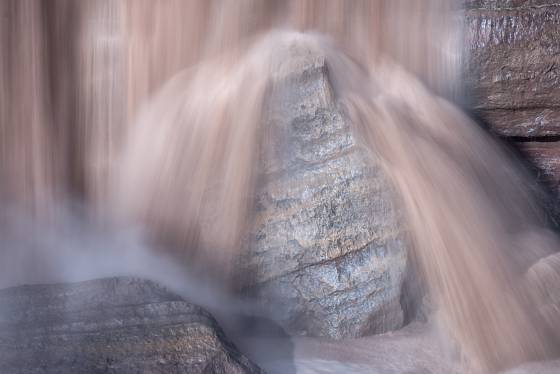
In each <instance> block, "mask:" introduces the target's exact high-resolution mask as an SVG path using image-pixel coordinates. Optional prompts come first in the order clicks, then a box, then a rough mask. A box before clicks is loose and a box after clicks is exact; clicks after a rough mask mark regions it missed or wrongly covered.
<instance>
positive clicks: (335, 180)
mask: <svg viewBox="0 0 560 374" xmlns="http://www.w3.org/2000/svg"><path fill="white" fill-rule="evenodd" d="M291 48H292V49H291V52H292V55H291V58H290V59H288V60H287V61H286V62H285V63H284V65H283V68H282V69H280V70H281V71H283V73H282V74H280V75H279V76H278V77H277V78H276V79H277V82H276V84H275V85H274V87H275V90H274V92H273V93H272V97H271V100H270V105H269V108H270V112H269V116H268V122H267V131H268V132H269V133H270V134H271V136H269V137H268V139H274V141H272V140H271V141H268V142H266V143H265V146H264V147H263V148H264V157H263V159H264V160H265V161H264V167H263V170H264V173H263V176H262V185H261V188H260V193H259V195H258V203H257V213H256V219H255V225H254V227H255V229H254V230H253V233H252V234H253V238H254V240H253V241H252V243H251V246H250V250H249V251H248V253H247V254H246V255H245V256H244V258H243V259H242V263H243V268H244V269H247V270H246V271H245V273H244V274H245V275H246V277H247V278H248V281H247V286H246V290H247V291H248V292H251V293H252V295H253V296H256V297H257V298H258V299H260V300H261V302H262V304H263V305H265V307H266V309H268V310H269V311H270V312H271V315H273V316H274V319H275V320H277V321H278V322H279V323H280V324H281V325H282V326H283V327H284V328H285V329H286V330H287V331H288V332H289V333H291V334H295V335H309V336H323V337H330V338H344V337H356V336H363V335H368V334H373V333H380V332H385V331H388V330H392V329H395V328H398V327H400V326H401V325H402V323H403V311H402V308H401V305H400V297H401V287H402V283H403V278H404V273H405V268H406V258H407V256H406V254H407V253H406V248H405V244H404V241H403V240H402V238H401V234H400V231H399V224H398V216H397V212H396V209H395V206H394V204H393V199H392V194H391V190H390V188H389V186H388V183H387V181H386V180H385V178H384V176H383V174H382V172H381V170H380V168H378V167H377V166H376V164H375V161H374V160H371V159H368V156H367V155H366V152H365V151H364V150H363V149H362V148H361V147H360V146H359V145H358V144H357V142H356V139H355V138H354V137H353V135H352V133H351V131H350V126H349V123H348V122H347V120H346V119H345V117H344V115H343V113H341V111H340V110H339V108H338V107H337V103H336V98H335V97H334V93H333V90H332V87H331V84H330V82H329V75H328V61H326V59H325V58H324V57H322V56H318V55H316V54H314V53H312V52H310V51H308V50H306V48H305V46H302V45H297V44H295V45H293V46H292V47H291ZM278 139H281V140H278Z"/></svg>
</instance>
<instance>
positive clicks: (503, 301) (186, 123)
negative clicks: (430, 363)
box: [0, 0, 559, 372]
mask: <svg viewBox="0 0 560 374" xmlns="http://www.w3.org/2000/svg"><path fill="white" fill-rule="evenodd" d="M453 5H454V3H453V2H449V1H443V0H429V1H416V0H414V1H404V0H377V1H374V0H371V1H367V0H364V1H362V0H355V1H338V0H331V1H320V0H299V1H298V0H293V1H285V2H277V1H266V0H265V1H257V0H241V1H202V0H201V1H179V0H168V1H164V0H155V1H148V0H129V1H126V0H125V1H120V2H116V1H105V0H99V1H95V2H93V1H91V2H75V1H70V0H68V1H63V0H59V1H53V2H42V1H38V0H2V1H1V2H0V12H1V17H2V22H1V23H0V43H1V44H0V46H1V48H2V50H3V51H5V52H4V53H3V54H2V58H0V79H1V80H0V178H1V181H2V183H1V184H0V197H1V199H2V201H3V202H5V204H9V205H13V206H16V207H17V208H18V209H21V210H24V211H28V212H31V213H32V214H34V215H35V216H36V217H38V219H40V220H45V219H46V220H50V219H54V218H53V217H56V214H55V213H56V207H57V206H59V205H60V204H62V203H63V202H66V201H67V200H69V199H72V200H74V199H76V200H78V201H83V202H85V203H86V205H87V207H88V209H89V210H91V211H92V212H95V213H101V214H102V215H103V216H116V217H118V218H119V219H121V220H124V221H125V222H129V223H133V224H140V225H145V226H147V227H148V230H149V232H151V233H152V235H153V236H154V237H155V238H156V240H165V242H166V244H168V245H171V246H173V247H174V248H178V251H179V253H180V256H183V257H185V258H188V259H190V260H193V256H194V254H193V253H192V249H193V248H196V249H197V252H196V256H199V257H201V258H202V259H201V263H202V262H204V263H211V264H212V265H214V266H219V267H220V268H221V269H227V268H228V267H227V265H226V264H228V263H229V261H230V259H231V257H232V256H233V255H235V251H236V250H237V248H240V241H241V238H242V237H243V234H244V231H245V229H246V226H247V222H248V220H249V217H250V215H251V212H252V206H251V197H252V196H253V191H254V189H255V185H256V178H255V175H256V172H257V165H259V163H258V155H259V154H260V148H261V147H263V144H266V143H265V142H264V140H263V139H268V137H269V134H268V133H267V129H266V128H263V126H262V125H263V123H265V121H264V119H263V118H264V116H265V115H266V105H273V103H272V104H270V103H268V102H267V98H268V97H269V93H270V92H271V90H274V89H275V87H276V85H277V84H278V82H279V77H281V76H282V73H283V72H282V71H281V70H282V66H284V65H283V64H282V62H283V61H285V60H286V59H289V58H290V56H291V53H292V51H293V49H294V48H295V49H299V50H305V51H308V52H309V53H310V54H316V55H322V56H325V57H326V59H327V63H328V66H329V74H330V79H331V83H332V85H333V90H334V91H333V92H334V94H335V96H336V97H337V100H338V101H339V103H340V105H341V107H342V108H343V109H344V111H345V113H346V115H347V116H348V118H349V120H350V121H351V122H352V125H353V131H354V134H355V136H356V137H357V138H358V139H360V141H361V142H362V146H363V147H365V148H367V149H368V150H369V152H370V154H371V157H372V160H375V161H376V162H380V163H381V164H382V166H383V167H384V169H385V171H386V173H387V175H388V176H389V178H390V179H391V180H392V182H393V185H394V188H395V190H396V192H397V196H398V198H399V202H400V205H401V208H402V210H403V212H404V217H405V221H404V222H403V224H404V225H406V227H407V232H408V233H409V235H408V237H409V241H410V246H411V248H413V250H414V254H415V257H416V258H417V259H418V263H419V265H420V268H421V270H422V274H423V277H424V278H425V280H426V282H427V284H428V288H429V290H430V293H431V295H432V297H433V299H434V300H435V303H436V305H437V307H438V309H439V311H440V312H439V313H438V315H439V316H441V317H440V318H441V320H442V322H443V324H444V325H445V326H446V328H447V332H448V334H449V335H450V336H451V337H452V338H453V339H454V340H455V341H456V342H457V343H458V345H459V347H460V348H461V352H462V353H463V354H464V357H465V361H466V365H467V366H468V367H470V368H471V369H472V370H478V371H482V372H495V371H497V370H499V369H503V368H506V367H509V366H512V365H514V364H517V363H520V362H524V361H527V360H532V359H541V358H545V357H548V356H551V355H553V354H555V351H556V349H557V348H558V341H557V339H558V334H557V329H558V327H557V326H559V325H558V324H557V323H555V322H557V321H558V319H557V314H558V313H557V311H556V310H554V309H552V310H550V309H547V311H546V313H544V314H541V309H539V308H538V307H536V305H539V303H541V300H542V299H543V298H545V296H546V295H543V289H546V288H547V287H550V286H549V284H550V282H551V279H552V282H553V283H554V279H556V278H555V277H557V276H558V272H557V270H556V269H557V268H558V266H557V265H555V264H556V262H555V261H548V262H546V266H545V265H541V266H538V267H536V268H533V270H532V271H531V272H530V275H529V281H526V278H527V277H526V273H527V270H528V269H529V267H530V266H531V265H532V264H533V263H535V262H537V261H538V260H539V259H540V258H542V257H544V256H547V255H549V254H551V253H553V252H555V251H556V250H557V242H558V241H557V238H556V237H555V236H554V235H553V234H551V233H549V232H548V231H546V230H545V229H544V228H543V219H542V218H543V216H544V213H543V212H542V211H540V209H539V207H538V206H537V205H536V204H535V203H534V201H533V198H532V196H531V194H530V192H529V185H530V183H531V182H530V180H529V179H528V178H527V177H526V176H524V175H523V173H522V172H521V171H520V170H518V167H517V166H516V165H515V164H514V162H512V161H511V160H510V158H509V157H508V155H507V154H506V153H505V152H504V151H503V150H502V148H501V147H500V146H499V145H498V144H496V143H495V142H494V141H493V140H492V139H490V138H489V137H488V136H487V135H486V134H485V133H484V132H483V131H482V130H480V129H479V128H478V127H477V126H476V124H474V123H473V122H472V121H471V120H470V119H469V118H467V117H466V116H465V115H464V114H463V113H461V111H460V110H458V109H457V108H455V107H454V106H453V105H452V104H451V103H450V102H449V101H446V99H445V98H444V96H446V95H451V94H452V93H454V92H457V90H458V87H459V86H460V84H459V79H458V72H459V67H460V62H461V54H460V53H459V51H460V47H461V46H460V44H459V41H460V27H459V25H460V23H459V22H458V19H459V16H460V15H459V13H458V11H457V10H456V9H454V8H453ZM278 29H282V30H283V31H278ZM165 82H167V83H165ZM164 83H165V85H164ZM3 251H4V252H5V253H4V255H9V250H7V249H5V250H3ZM175 253H177V252H175ZM535 269H536V270H535Z"/></svg>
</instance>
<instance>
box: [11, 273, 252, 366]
mask: <svg viewBox="0 0 560 374" xmlns="http://www.w3.org/2000/svg"><path fill="white" fill-rule="evenodd" d="M0 368H1V371H2V372H3V373H22V374H23V373H57V374H62V373H72V374H79V373H88V374H90V373H166V374H167V373H220V374H226V373H228V374H229V373H239V374H241V373H262V371H261V370H260V369H259V368H258V367H257V366H256V365H255V364H253V363H252V362H251V361H249V360H248V359H247V358H246V357H245V356H243V355H242V354H241V353H240V352H239V351H238V350H237V349H236V348H235V346H234V345H233V344H232V343H230V342H229V341H228V339H227V338H226V337H225V336H224V333H223V332H222V330H221V328H220V327H219V326H218V324H217V322H216V321H215V320H214V318H213V317H212V316H211V315H210V314H209V313H208V312H206V311H205V310H204V309H202V308H200V307H198V306H196V305H193V304H190V303H188V302H186V301H184V300H183V299H182V298H180V297H179V296H177V295H175V294H173V293H171V292H169V291H168V290H167V289H165V288H163V287H160V286H158V285H157V284H155V283H153V282H150V281H146V280H141V279H134V278H108V279H99V280H92V281H86V282H81V283H73V284H55V285H33V286H20V287H13V288H8V289H4V290H0Z"/></svg>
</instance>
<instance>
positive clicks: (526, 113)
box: [465, 0, 560, 137]
mask: <svg viewBox="0 0 560 374" xmlns="http://www.w3.org/2000/svg"><path fill="white" fill-rule="evenodd" d="M465 4H466V29H465V31H466V35H465V38H466V39H465V48H466V52H467V54H468V56H467V61H466V66H465V79H466V83H467V86H468V88H469V89H470V91H471V94H472V97H471V100H472V105H473V106H474V108H475V109H476V110H477V111H478V113H479V114H480V116H481V117H482V118H483V119H484V120H486V121H487V122H488V123H489V124H490V126H491V128H492V129H493V130H494V131H496V132H497V133H498V134H500V135H504V136H521V137H525V136H529V137H537V136H538V137H540V136H550V135H559V134H560V2H558V1H545V0H539V1H537V0H532V1H531V0H467V1H466V2H465Z"/></svg>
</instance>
